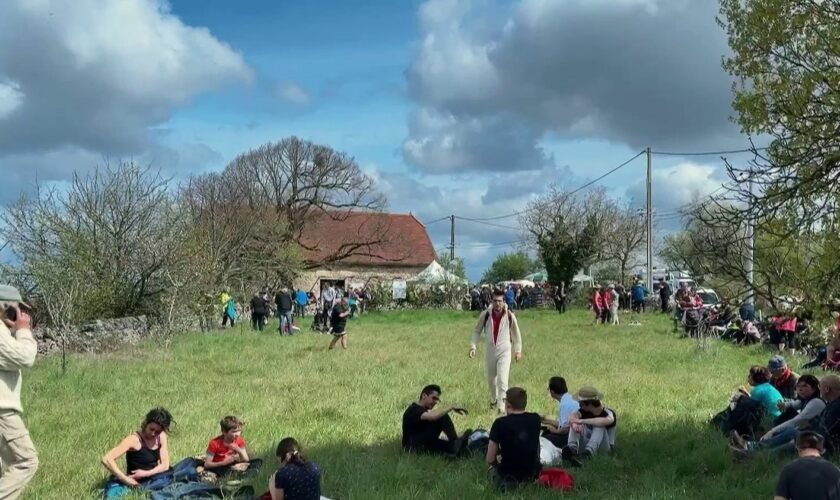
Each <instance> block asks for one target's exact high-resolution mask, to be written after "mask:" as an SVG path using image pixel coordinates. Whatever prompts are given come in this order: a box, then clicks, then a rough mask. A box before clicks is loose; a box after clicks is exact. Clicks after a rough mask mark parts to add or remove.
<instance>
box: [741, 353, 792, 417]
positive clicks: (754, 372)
mask: <svg viewBox="0 0 840 500" xmlns="http://www.w3.org/2000/svg"><path fill="white" fill-rule="evenodd" d="M770 377H771V375H770V370H769V369H768V368H767V367H766V366H760V365H755V366H753V367H752V368H750V372H749V374H748V375H747V382H748V383H749V384H750V385H751V386H752V390H751V391H750V392H749V397H750V398H752V399H754V400H755V401H758V402H759V403H761V405H762V406H763V407H764V410H765V411H766V412H767V416H768V417H770V418H771V419H772V420H775V419H777V418H779V415H781V414H782V411H781V410H780V409H779V403H781V402H783V401H784V398H783V397H782V394H781V393H780V392H779V391H778V389H776V388H775V387H773V384H771V383H770ZM744 394H746V391H744Z"/></svg>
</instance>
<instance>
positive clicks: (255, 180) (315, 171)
mask: <svg viewBox="0 0 840 500" xmlns="http://www.w3.org/2000/svg"><path fill="white" fill-rule="evenodd" d="M222 175H223V176H224V178H225V179H226V180H227V181H228V182H229V186H230V188H231V189H232V190H233V192H234V193H235V194H236V196H237V197H238V198H239V199H241V200H243V201H247V203H248V205H249V206H250V207H251V208H254V209H260V210H263V209H267V208H271V209H272V210H273V211H274V213H275V214H276V215H277V216H278V217H281V218H282V219H283V220H285V221H286V223H287V224H288V231H287V233H286V237H285V238H284V240H285V242H291V241H294V242H297V243H298V244H300V243H301V236H302V234H303V230H304V227H305V225H306V224H307V223H308V222H310V221H312V220H313V218H315V217H319V216H321V215H322V214H323V213H327V214H329V215H330V216H331V217H334V218H338V219H341V218H342V217H346V216H347V214H349V213H352V212H356V211H373V212H376V211H381V210H382V209H383V208H384V207H385V206H386V198H385V196H384V195H383V194H382V193H380V192H378V191H377V190H376V184H375V181H374V180H373V178H372V177H370V176H368V175H366V174H365V173H364V172H362V170H361V168H359V165H358V163H356V161H355V160H354V159H353V158H351V157H349V156H347V155H346V154H344V153H340V152H337V151H335V150H333V149H332V148H330V147H329V146H323V145H318V144H314V143H312V142H310V141H304V140H301V139H298V138H297V137H289V138H286V139H281V140H280V141H278V142H272V143H268V144H264V145H262V146H260V147H258V148H256V149H253V150H250V151H248V152H246V153H243V154H241V155H239V156H237V157H236V158H235V159H234V160H233V161H232V162H231V163H230V164H229V165H228V166H227V167H225V170H224V173H223V174H222Z"/></svg>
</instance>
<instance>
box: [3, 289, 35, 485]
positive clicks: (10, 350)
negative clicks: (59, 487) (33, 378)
mask: <svg viewBox="0 0 840 500" xmlns="http://www.w3.org/2000/svg"><path fill="white" fill-rule="evenodd" d="M31 310H32V308H31V307H30V306H29V305H28V304H26V303H25V302H24V301H23V298H21V296H20V292H19V291H18V290H17V288H14V287H12V286H8V285H0V318H2V321H0V463H2V471H0V498H1V499H4V500H12V499H16V498H18V497H20V496H21V494H22V493H23V490H24V489H25V488H26V485H27V484H29V481H31V480H32V477H33V476H35V471H36V470H38V454H37V452H36V451H35V445H33V444H32V439H31V438H30V437H29V431H28V430H27V429H26V425H24V423H23V418H21V416H22V414H23V407H22V406H21V404H20V386H21V373H20V370H21V368H29V367H30V366H32V364H33V363H34V362H35V355H36V354H37V353H38V344H37V343H36V342H35V339H34V338H33V337H32V316H31V315H30V313H31Z"/></svg>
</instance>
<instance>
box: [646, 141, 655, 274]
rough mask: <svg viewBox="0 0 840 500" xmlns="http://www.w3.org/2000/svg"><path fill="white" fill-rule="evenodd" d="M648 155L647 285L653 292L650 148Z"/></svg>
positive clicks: (647, 151)
mask: <svg viewBox="0 0 840 500" xmlns="http://www.w3.org/2000/svg"><path fill="white" fill-rule="evenodd" d="M646 153H647V180H646V182H645V184H646V186H647V207H646V209H647V210H646V212H647V213H646V216H647V279H646V280H645V281H646V285H647V289H648V290H653V181H652V179H651V178H652V165H651V154H650V148H649V147H648V148H647V150H646Z"/></svg>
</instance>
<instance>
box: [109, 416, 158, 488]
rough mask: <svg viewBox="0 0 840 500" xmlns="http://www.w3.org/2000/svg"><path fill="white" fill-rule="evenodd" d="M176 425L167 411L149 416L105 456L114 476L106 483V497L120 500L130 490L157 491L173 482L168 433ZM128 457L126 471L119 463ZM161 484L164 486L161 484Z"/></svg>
mask: <svg viewBox="0 0 840 500" xmlns="http://www.w3.org/2000/svg"><path fill="white" fill-rule="evenodd" d="M173 423H174V421H173V419H172V415H171V414H170V413H169V412H168V411H166V409H164V408H155V409H153V410H151V411H149V413H147V414H146V418H145V419H143V424H142V425H141V426H140V430H139V431H137V432H132V433H131V434H129V435H128V436H126V437H125V439H123V440H122V441H121V442H120V444H118V445H117V446H116V447H114V449H112V450H111V451H109V452H108V453H106V454H105V456H104V457H102V465H104V466H105V468H106V469H108V471H109V472H110V473H111V474H112V476H111V479H109V480H108V482H107V483H106V484H105V498H106V499H112V498H120V497H122V496H124V495H126V494H128V491H129V489H130V488H144V489H158V487H163V486H166V485H167V484H168V483H169V482H171V480H172V476H171V475H170V474H166V473H167V472H169V470H170V466H169V444H168V437H167V433H168V432H169V429H170V426H172V424H173ZM123 455H125V465H126V468H125V472H123V471H122V470H121V469H120V467H119V465H117V460H118V459H119V458H120V457H122V456H123ZM161 483H162V484H161Z"/></svg>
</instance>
